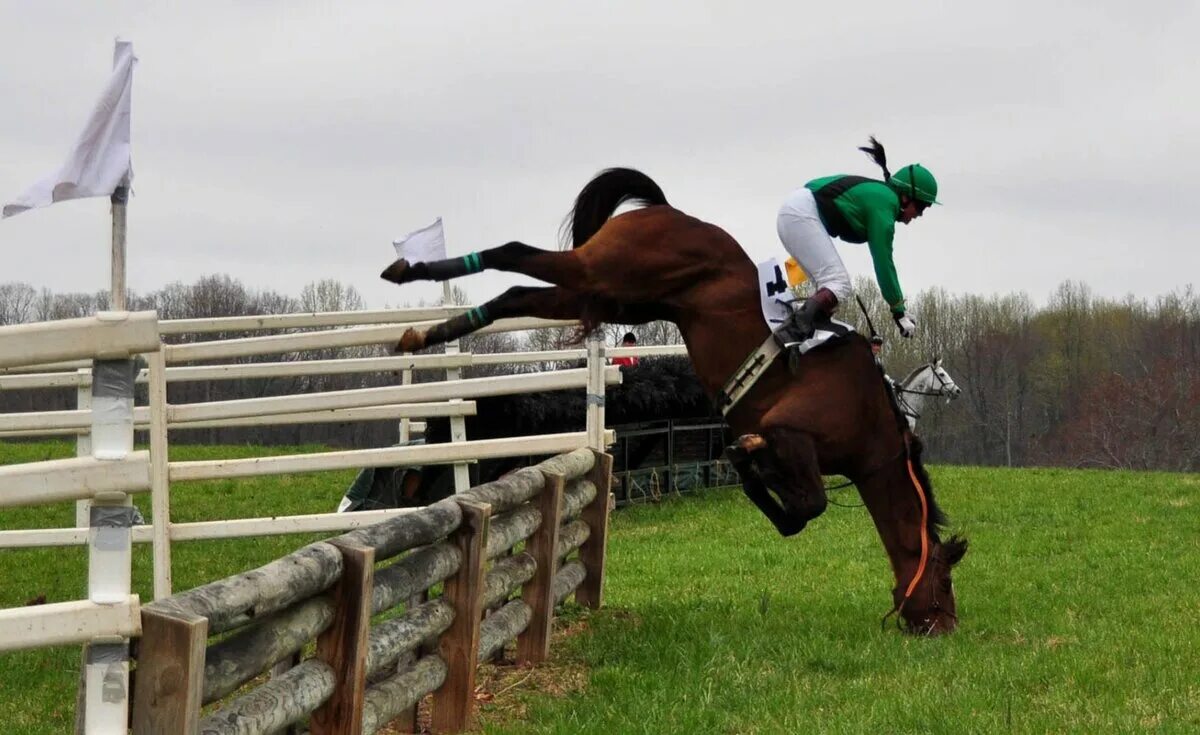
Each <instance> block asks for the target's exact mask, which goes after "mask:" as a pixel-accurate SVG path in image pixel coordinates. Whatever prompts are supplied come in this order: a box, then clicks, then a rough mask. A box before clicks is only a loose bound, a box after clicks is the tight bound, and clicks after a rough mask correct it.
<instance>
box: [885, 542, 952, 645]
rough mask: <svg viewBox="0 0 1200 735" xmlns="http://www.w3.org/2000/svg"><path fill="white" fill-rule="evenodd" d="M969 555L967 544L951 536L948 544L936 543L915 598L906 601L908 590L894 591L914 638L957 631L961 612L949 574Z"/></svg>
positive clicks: (901, 614)
mask: <svg viewBox="0 0 1200 735" xmlns="http://www.w3.org/2000/svg"><path fill="white" fill-rule="evenodd" d="M965 553H967V541H966V539H964V538H960V537H958V536H952V537H950V539H949V540H948V541H945V542H934V543H933V549H932V551H931V553H930V555H929V561H928V563H927V564H926V568H925V571H924V573H923V574H922V578H921V579H920V580H919V581H918V582H917V586H916V587H915V588H914V589H913V592H912V595H910V596H909V598H908V599H907V600H905V599H904V593H905V589H904V588H903V587H896V589H895V590H893V591H892V595H893V597H894V598H895V602H896V605H897V606H898V607H899V609H900V617H901V618H903V619H904V624H905V629H906V630H907V632H909V633H912V634H913V635H941V634H943V633H951V632H953V631H954V629H955V628H957V627H958V608H957V607H956V606H955V602H954V584H953V582H951V580H950V570H951V569H952V568H953V567H954V565H955V564H957V563H958V562H959V561H960V560H961V559H962V558H963V554H965Z"/></svg>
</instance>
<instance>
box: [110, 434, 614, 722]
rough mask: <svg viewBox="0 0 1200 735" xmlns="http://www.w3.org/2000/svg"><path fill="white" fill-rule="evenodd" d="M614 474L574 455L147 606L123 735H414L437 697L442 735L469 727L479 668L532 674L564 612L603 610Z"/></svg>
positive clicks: (581, 453)
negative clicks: (302, 730) (294, 732)
mask: <svg viewBox="0 0 1200 735" xmlns="http://www.w3.org/2000/svg"><path fill="white" fill-rule="evenodd" d="M611 469H612V458H611V457H610V456H609V455H606V454H602V453H599V452H596V451H594V450H588V449H581V450H576V451H574V452H572V453H569V454H564V455H560V456H558V457H555V458H553V459H550V460H547V461H545V462H543V463H541V464H540V465H537V466H536V467H528V468H525V469H522V470H518V471H516V472H514V473H512V474H511V475H508V476H506V477H505V478H502V479H501V480H497V481H495V482H491V483H488V484H485V485H481V486H479V487H476V488H473V489H471V490H469V491H467V492H465V493H462V494H460V495H457V496H455V497H454V498H451V499H447V500H444V501H441V502H439V503H436V504H434V505H431V506H428V507H426V508H423V509H421V510H419V511H416V512H414V513H410V514H407V515H404V516H400V517H397V518H393V519H390V520H387V521H384V522H382V523H379V524H376V525H374V526H371V527H369V528H364V529H359V530H355V531H352V532H350V533H346V534H343V535H342V536H338V537H336V538H333V539H330V540H328V541H325V542H319V543H315V544H311V545H309V546H306V547H304V548H302V549H300V550H299V551H297V552H295V553H293V554H290V555H288V556H286V557H283V558H282V559H278V560H276V561H274V562H271V563H270V564H268V565H266V566H263V567H261V568H259V569H255V570H252V571H250V572H246V573H244V574H239V575H235V576H233V577H229V578H227V579H223V580H220V581H217V582H213V583H211V584H208V585H205V586H203V587H199V588H196V589H193V590H190V591H187V592H183V593H180V594H177V595H174V596H172V597H169V598H166V599H163V600H158V601H156V602H154V603H152V604H150V605H147V606H146V607H144V608H143V609H142V633H141V637H140V639H139V640H138V641H137V645H136V651H137V653H136V656H135V659H136V669H135V679H134V682H135V685H134V708H133V732H134V733H135V735H140V734H142V733H145V734H146V735H150V734H153V735H184V734H185V733H187V734H189V735H190V733H204V734H205V735H208V734H214V735H215V734H217V733H271V732H277V731H281V730H283V729H285V728H289V727H299V726H305V725H306V726H307V728H308V732H310V733H312V735H332V734H334V733H337V734H343V733H344V734H346V735H349V734H350V733H354V734H355V735H357V734H358V733H364V734H365V735H369V734H370V733H374V732H376V731H377V730H378V729H379V728H380V727H382V726H383V725H385V724H387V723H389V722H391V721H393V720H397V719H400V724H401V725H402V726H406V727H407V728H408V729H410V730H413V731H415V725H416V723H415V719H414V718H415V715H416V709H415V708H416V705H417V703H418V702H419V701H420V700H421V699H422V698H424V697H425V696H426V695H430V694H432V700H431V705H430V706H431V718H432V719H431V727H432V729H433V731H434V732H459V731H461V730H463V729H466V728H468V727H470V726H471V723H472V718H473V711H474V694H475V672H476V667H477V665H478V664H479V663H480V662H483V661H486V660H487V659H489V658H490V657H491V656H492V655H493V654H494V653H495V652H496V651H497V650H500V649H502V648H504V647H505V646H506V645H507V644H509V643H510V642H512V641H514V640H515V641H516V658H517V660H519V661H523V662H528V663H535V664H536V663H539V662H541V661H543V660H544V659H545V658H546V656H547V655H548V653H549V646H550V631H551V625H552V620H553V615H554V608H555V606H556V605H557V604H559V603H561V602H562V601H563V600H565V599H566V598H567V597H569V596H570V595H571V594H572V593H573V594H574V595H575V597H576V599H577V601H578V602H579V603H581V604H583V605H587V606H591V607H598V606H599V605H600V602H601V586H602V582H603V576H604V552H605V541H606V536H607V523H608V507H609V481H610V478H611ZM388 560H392V561H390V563H388V564H387V565H384V566H377V565H379V564H380V563H381V562H384V561H388ZM438 588H440V592H435V590H436V589H438ZM488 609H495V612H494V613H492V614H490V615H488V616H486V617H484V615H483V612H484V611H485V610H488ZM388 613H392V614H393V616H391V617H387V618H386V619H383V620H380V621H379V622H375V623H373V622H372V618H373V617H377V616H384V615H386V614H388ZM314 644H315V645H314ZM308 648H312V649H313V653H312V654H311V655H309V656H303V655H302V652H303V651H304V650H306V649H308ZM268 674H269V676H266V675H268ZM248 684H250V686H249V687H247V685H248ZM213 703H218V704H219V706H218V707H217V708H216V709H215V710H213V709H212V708H210V709H209V710H208V711H207V712H206V711H205V709H204V708H205V707H208V706H209V705H211V704H213Z"/></svg>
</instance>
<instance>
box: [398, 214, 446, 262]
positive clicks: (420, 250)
mask: <svg viewBox="0 0 1200 735" xmlns="http://www.w3.org/2000/svg"><path fill="white" fill-rule="evenodd" d="M392 245H394V246H395V248H396V255H398V256H399V257H401V258H404V259H405V260H407V261H408V262H409V263H424V262H428V261H431V260H445V259H446V234H445V233H444V232H442V218H441V217H438V218H437V219H436V220H434V223H433V224H432V225H429V226H427V227H422V228H421V229H419V230H416V231H414V232H410V233H408V234H407V235H405V236H404V237H402V238H400V239H399V240H394V241H392Z"/></svg>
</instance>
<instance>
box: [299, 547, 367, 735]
mask: <svg viewBox="0 0 1200 735" xmlns="http://www.w3.org/2000/svg"><path fill="white" fill-rule="evenodd" d="M329 543H331V544H333V545H334V546H336V547H338V549H339V550H340V551H341V552H342V562H343V563H342V578H341V579H340V580H338V583H337V585H336V586H335V587H334V589H333V601H334V605H335V608H334V609H335V612H334V618H333V625H331V626H330V627H329V628H328V629H327V630H326V631H325V632H324V633H322V634H321V635H320V636H318V637H317V653H316V658H318V659H320V660H322V661H324V662H325V663H327V664H329V666H330V668H332V669H333V671H334V674H335V675H336V677H337V680H336V681H337V684H336V686H335V687H334V690H333V696H331V697H330V698H329V699H328V700H326V702H325V703H324V704H322V705H321V706H320V707H318V708H317V710H316V711H315V712H313V714H312V719H311V720H310V722H309V732H311V733H312V735H359V733H361V732H362V720H363V696H364V695H365V694H366V691H367V633H368V631H369V629H370V626H371V595H372V592H373V590H374V582H375V550H374V549H372V548H371V547H369V546H359V545H355V544H348V543H345V542H341V541H338V540H336V539H334V540H331V541H330V542H329Z"/></svg>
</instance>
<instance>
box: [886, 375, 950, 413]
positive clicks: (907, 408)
mask: <svg viewBox="0 0 1200 735" xmlns="http://www.w3.org/2000/svg"><path fill="white" fill-rule="evenodd" d="M925 370H928V371H929V372H931V373H933V377H934V378H936V379H937V382H938V388H939V389H941V388H945V387H947V386H950V385H954V381H953V380H947V379H946V378H943V377H942V372H941V371H940V370H938V369H937V368H936V367H935V366H934V364H933V363H930V362H927V363H925V366H924V367H922V368H920V369H919V370H917V371H915V372H914V373H912V375H917V374H918V373H921V372H923V371H925ZM910 377H911V375H910ZM892 387H893V388H894V389H895V391H896V400H897V401H898V402H899V403H900V410H901V412H903V413H904V415H905V416H908V417H909V418H911V419H914V420H915V419H920V418H921V414H920V413H918V412H917V411H916V409H914V408H913V407H912V404H911V403H909V402H908V401H906V400H904V396H905V395H911V396H932V397H934V398H940V397H942V396H944V395H946V394H945V393H944V392H943V391H942V390H914V389H912V388H905V387H904V384H903V383H893V384H892Z"/></svg>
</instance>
